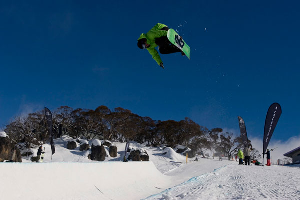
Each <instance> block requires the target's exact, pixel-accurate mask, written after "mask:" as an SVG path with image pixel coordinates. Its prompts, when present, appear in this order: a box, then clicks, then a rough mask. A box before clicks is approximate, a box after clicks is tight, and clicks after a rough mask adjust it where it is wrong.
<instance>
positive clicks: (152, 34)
mask: <svg viewBox="0 0 300 200" xmlns="http://www.w3.org/2000/svg"><path fill="white" fill-rule="evenodd" d="M166 26H167V25H164V24H161V23H157V24H156V25H155V26H154V27H153V28H152V29H151V30H150V31H148V32H147V33H146V34H145V33H142V34H141V35H140V37H139V39H138V40H140V39H143V38H146V39H147V44H150V47H148V48H147V50H148V52H149V53H150V54H151V55H152V58H153V59H154V60H155V61H156V62H157V64H158V65H160V63H162V60H161V58H160V56H159V54H158V52H157V50H156V49H155V47H157V44H155V39H156V38H160V37H162V36H167V33H168V31H166V30H160V29H162V28H163V27H166Z"/></svg>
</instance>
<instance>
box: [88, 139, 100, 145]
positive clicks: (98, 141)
mask: <svg viewBox="0 0 300 200" xmlns="http://www.w3.org/2000/svg"><path fill="white" fill-rule="evenodd" d="M92 145H94V146H101V145H102V142H101V140H98V139H94V140H92V142H91V145H90V146H92Z"/></svg>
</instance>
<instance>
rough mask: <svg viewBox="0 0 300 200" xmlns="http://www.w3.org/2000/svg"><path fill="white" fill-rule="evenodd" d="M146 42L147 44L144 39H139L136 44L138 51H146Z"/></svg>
mask: <svg viewBox="0 0 300 200" xmlns="http://www.w3.org/2000/svg"><path fill="white" fill-rule="evenodd" d="M146 42H147V39H146V38H142V39H139V40H138V42H137V46H138V47H139V48H140V49H146Z"/></svg>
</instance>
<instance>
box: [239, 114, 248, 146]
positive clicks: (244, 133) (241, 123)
mask: <svg viewBox="0 0 300 200" xmlns="http://www.w3.org/2000/svg"><path fill="white" fill-rule="evenodd" d="M238 120H239V126H240V132H241V138H242V140H243V144H244V147H246V148H247V147H248V137H247V131H246V125H245V122H244V120H243V118H242V117H240V116H238Z"/></svg>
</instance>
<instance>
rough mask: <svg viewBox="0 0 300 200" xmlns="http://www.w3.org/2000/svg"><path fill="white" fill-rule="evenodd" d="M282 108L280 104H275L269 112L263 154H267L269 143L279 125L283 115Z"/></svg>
mask: <svg viewBox="0 0 300 200" xmlns="http://www.w3.org/2000/svg"><path fill="white" fill-rule="evenodd" d="M281 112H282V111H281V106H280V105H279V104H278V103H273V104H272V105H271V106H270V107H269V110H268V112H267V116H266V121H265V131H264V141H263V153H266V149H267V148H268V145H269V142H270V140H271V137H272V135H273V132H274V130H275V127H276V125H277V122H278V120H279V118H280V115H281Z"/></svg>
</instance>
